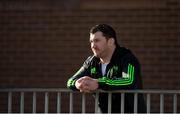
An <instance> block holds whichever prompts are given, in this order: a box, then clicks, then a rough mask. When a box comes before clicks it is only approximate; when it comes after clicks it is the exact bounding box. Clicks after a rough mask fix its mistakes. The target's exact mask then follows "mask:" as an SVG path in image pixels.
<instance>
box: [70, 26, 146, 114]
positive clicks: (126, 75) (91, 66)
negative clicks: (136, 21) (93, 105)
mask: <svg viewBox="0 0 180 114" xmlns="http://www.w3.org/2000/svg"><path fill="white" fill-rule="evenodd" d="M90 44H91V49H92V52H93V54H94V55H93V56H90V57H88V58H87V60H86V61H85V62H84V64H83V66H82V67H81V68H80V69H79V71H78V72H77V73H75V74H74V75H73V76H72V77H71V78H70V79H69V80H68V82H67V87H68V88H70V89H72V90H79V91H80V92H93V91H95V90H97V89H102V90H122V89H123V90H124V89H131V90H134V89H142V81H141V75H140V64H139V62H138V60H137V58H136V57H135V56H134V55H133V54H132V52H131V51H130V50H129V49H126V48H124V47H120V46H119V45H118V43H117V39H116V32H115V31H114V29H113V28H112V27H111V26H109V25H106V24H99V25H96V26H94V27H92V28H91V30H90ZM120 100H121V94H120V93H113V94H112V112H114V113H118V112H121V110H120V107H121V106H120V105H121V101H120ZM99 107H100V109H101V111H102V112H103V113H107V111H108V94H107V93H100V94H99ZM124 107H125V109H124V111H125V112H128V113H130V112H133V110H134V95H133V94H130V93H128V94H125V106H124ZM138 112H146V106H145V103H144V99H143V97H142V94H139V95H138Z"/></svg>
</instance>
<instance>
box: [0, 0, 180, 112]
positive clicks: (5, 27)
mask: <svg viewBox="0 0 180 114" xmlns="http://www.w3.org/2000/svg"><path fill="white" fill-rule="evenodd" d="M100 23H106V24H109V25H111V26H112V27H113V28H114V29H115V30H116V32H117V38H118V42H119V44H120V45H121V46H125V47H127V48H129V49H131V50H132V51H133V52H134V54H135V55H136V56H137V57H138V59H139V61H140V63H141V69H142V78H143V85H144V89H178V90H179V89H180V86H179V83H180V78H179V75H180V49H179V48H180V1H179V0H1V1H0V88H66V81H67V79H68V78H69V77H71V76H72V74H74V73H75V72H76V71H77V70H78V68H79V67H80V66H81V65H82V64H83V62H84V60H85V59H86V58H87V57H88V56H89V55H91V54H92V53H91V50H90V45H89V29H90V28H91V27H92V26H94V25H96V24H100ZM52 96H53V95H52ZM64 96H66V95H64ZM0 97H2V98H3V95H1V94H0ZM27 99H28V98H27ZM52 99H53V97H52ZM168 99H172V98H171V97H168V96H167V98H166V100H167V102H166V101H165V102H166V103H165V104H167V106H166V108H165V110H167V111H169V110H171V109H170V107H171V106H169V105H168V103H169V102H168ZM64 100H65V99H64ZM90 100H91V98H90ZM152 100H154V102H159V101H157V99H156V98H155V97H154V99H153V98H152ZM15 103H16V102H15ZM4 104H5V103H4V102H3V101H1V102H0V107H1V108H0V112H4V111H5V109H4V108H3V106H4ZM90 104H91V103H90ZM77 105H78V104H77ZM53 106H54V105H53V103H52V105H50V107H52V109H51V108H49V109H50V110H51V111H52V112H53ZM64 106H66V103H65V105H64ZM77 107H78V106H77ZM158 108H159V105H158V104H157V105H156V103H154V105H152V111H156V110H157V109H158ZM63 109H64V110H66V108H63ZM63 109H62V110H63ZM13 110H14V111H16V108H13ZM37 110H39V111H41V109H37ZM88 110H89V112H91V108H89V109H88ZM27 112H28V108H27ZM77 112H78V111H77Z"/></svg>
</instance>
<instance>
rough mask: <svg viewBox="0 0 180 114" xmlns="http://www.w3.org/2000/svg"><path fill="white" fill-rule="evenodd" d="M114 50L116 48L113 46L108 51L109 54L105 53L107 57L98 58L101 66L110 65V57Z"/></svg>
mask: <svg viewBox="0 0 180 114" xmlns="http://www.w3.org/2000/svg"><path fill="white" fill-rule="evenodd" d="M115 48H116V46H113V47H112V48H110V49H109V52H108V53H107V55H106V56H105V57H103V58H100V60H101V63H102V64H108V63H110V61H111V58H112V55H113V53H114V51H115Z"/></svg>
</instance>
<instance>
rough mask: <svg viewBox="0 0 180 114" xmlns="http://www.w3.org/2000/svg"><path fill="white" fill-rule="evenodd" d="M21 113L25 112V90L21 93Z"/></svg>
mask: <svg viewBox="0 0 180 114" xmlns="http://www.w3.org/2000/svg"><path fill="white" fill-rule="evenodd" d="M20 113H24V92H21V95H20Z"/></svg>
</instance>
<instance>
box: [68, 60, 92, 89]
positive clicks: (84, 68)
mask: <svg viewBox="0 0 180 114" xmlns="http://www.w3.org/2000/svg"><path fill="white" fill-rule="evenodd" d="M89 59H90V57H88V59H87V60H86V61H85V62H84V64H83V65H82V66H81V68H80V69H79V70H78V71H77V72H76V73H75V74H74V75H73V76H72V77H70V78H69V79H68V81H67V88H69V89H72V90H77V88H76V86H75V82H76V80H78V79H79V78H81V77H83V76H87V75H89V71H88V64H89Z"/></svg>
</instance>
